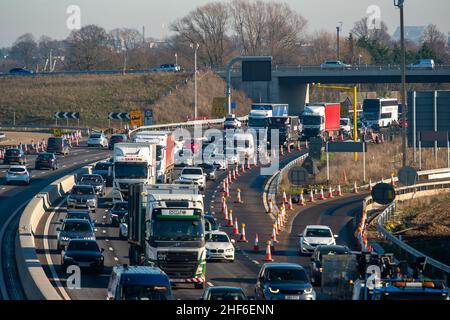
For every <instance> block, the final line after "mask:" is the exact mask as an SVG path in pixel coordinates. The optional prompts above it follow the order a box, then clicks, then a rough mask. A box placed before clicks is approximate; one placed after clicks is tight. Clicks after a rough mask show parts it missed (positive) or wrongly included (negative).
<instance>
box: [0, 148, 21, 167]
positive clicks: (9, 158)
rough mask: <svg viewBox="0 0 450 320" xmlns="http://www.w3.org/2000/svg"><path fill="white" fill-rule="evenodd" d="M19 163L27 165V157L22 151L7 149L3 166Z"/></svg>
mask: <svg viewBox="0 0 450 320" xmlns="http://www.w3.org/2000/svg"><path fill="white" fill-rule="evenodd" d="M15 162H16V163H18V164H20V165H24V164H26V163H27V157H26V155H25V153H24V152H23V151H22V150H21V149H7V150H6V151H5V155H4V158H3V164H11V163H15Z"/></svg>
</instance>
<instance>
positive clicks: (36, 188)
mask: <svg viewBox="0 0 450 320" xmlns="http://www.w3.org/2000/svg"><path fill="white" fill-rule="evenodd" d="M109 155H110V152H109V151H108V150H100V149H88V148H85V147H76V148H72V149H71V153H70V154H69V155H68V156H66V157H63V156H58V165H59V169H58V170H56V171H52V170H34V163H35V160H36V156H35V155H30V156H28V157H27V160H28V163H27V167H28V168H29V170H31V174H32V176H31V184H30V185H29V186H23V185H6V181H5V174H6V171H7V170H8V168H9V166H8V165H6V166H5V165H3V162H0V163H1V164H0V244H1V245H0V266H1V269H0V288H1V289H2V290H1V291H0V292H2V295H1V296H0V297H1V298H2V299H6V298H7V297H4V295H5V290H7V291H8V294H7V295H8V297H9V298H11V299H23V298H24V296H23V292H22V291H21V288H20V285H19V284H18V279H17V271H16V269H15V256H14V238H15V235H16V233H17V228H18V221H19V218H20V215H21V213H22V211H23V209H24V207H25V206H26V204H27V203H28V202H29V201H30V200H31V198H33V197H34V196H35V195H36V194H37V193H39V192H40V191H41V190H42V189H44V188H45V187H46V186H48V185H49V184H50V183H52V182H53V181H55V180H57V179H59V178H61V177H63V176H65V175H67V174H69V173H72V172H73V171H75V170H77V169H78V168H81V167H83V166H85V165H87V164H89V163H92V162H94V161H96V160H101V159H106V158H107V157H108V156H109ZM0 161H1V160H0ZM5 281H6V282H5Z"/></svg>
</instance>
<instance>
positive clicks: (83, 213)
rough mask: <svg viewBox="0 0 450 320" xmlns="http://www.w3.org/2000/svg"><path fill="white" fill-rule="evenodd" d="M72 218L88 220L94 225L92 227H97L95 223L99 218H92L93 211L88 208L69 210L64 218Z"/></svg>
mask: <svg viewBox="0 0 450 320" xmlns="http://www.w3.org/2000/svg"><path fill="white" fill-rule="evenodd" d="M71 219H78V220H87V221H89V222H90V224H91V225H92V228H93V229H94V231H95V230H96V229H95V224H96V223H97V220H92V218H91V213H90V212H89V211H88V210H69V211H67V214H66V216H65V218H64V220H71ZM64 220H62V219H61V220H60V222H64Z"/></svg>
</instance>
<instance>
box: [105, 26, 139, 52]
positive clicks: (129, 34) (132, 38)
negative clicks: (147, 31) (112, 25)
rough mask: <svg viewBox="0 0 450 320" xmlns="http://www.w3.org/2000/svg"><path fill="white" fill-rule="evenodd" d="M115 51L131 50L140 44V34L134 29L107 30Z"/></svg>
mask: <svg viewBox="0 0 450 320" xmlns="http://www.w3.org/2000/svg"><path fill="white" fill-rule="evenodd" d="M109 37H110V38H111V40H112V43H113V46H114V48H115V50H116V51H120V50H132V49H136V48H138V47H141V46H142V34H141V33H140V32H139V31H138V30H136V29H129V28H117V29H114V30H111V31H110V32H109Z"/></svg>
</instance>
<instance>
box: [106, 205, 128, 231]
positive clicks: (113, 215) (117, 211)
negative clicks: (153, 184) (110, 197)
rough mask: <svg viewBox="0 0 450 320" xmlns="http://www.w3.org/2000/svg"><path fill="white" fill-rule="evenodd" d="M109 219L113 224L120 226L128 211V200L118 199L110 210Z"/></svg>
mask: <svg viewBox="0 0 450 320" xmlns="http://www.w3.org/2000/svg"><path fill="white" fill-rule="evenodd" d="M108 213H109V220H110V222H111V224H112V225H114V226H118V225H119V224H120V222H121V221H122V219H123V217H124V216H125V215H126V214H127V213H128V202H126V201H118V202H115V203H114V204H113V206H112V208H111V209H109V210H108Z"/></svg>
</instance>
